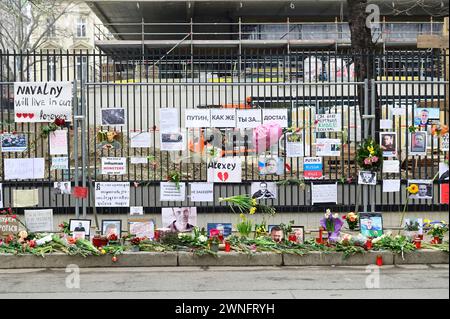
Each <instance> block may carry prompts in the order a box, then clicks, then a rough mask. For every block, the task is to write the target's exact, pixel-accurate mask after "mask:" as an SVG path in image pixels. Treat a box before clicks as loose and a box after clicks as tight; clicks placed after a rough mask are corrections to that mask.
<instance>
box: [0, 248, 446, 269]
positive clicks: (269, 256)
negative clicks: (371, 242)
mask: <svg viewBox="0 0 450 319" xmlns="http://www.w3.org/2000/svg"><path fill="white" fill-rule="evenodd" d="M379 255H380V256H382V258H383V265H396V264H397V265H402V264H449V254H448V253H446V252H442V251H436V250H428V249H423V250H418V251H415V252H412V253H407V254H405V256H404V257H405V259H402V256H401V255H398V254H393V253H392V252H389V251H369V252H366V253H365V254H356V255H353V256H350V257H348V258H346V259H345V258H344V254H343V253H341V252H332V253H323V252H311V253H308V254H306V255H303V256H299V255H288V254H276V253H268V252H266V253H256V254H254V255H246V254H241V253H237V252H230V253H225V252H219V253H218V257H215V256H210V255H206V256H196V255H194V254H192V253H190V252H166V253H160V252H125V253H124V254H122V255H119V256H117V258H118V260H117V262H113V261H112V259H111V257H112V256H111V255H105V256H90V257H87V258H83V257H81V256H68V255H65V254H62V253H54V254H49V255H47V256H45V257H44V258H42V257H38V256H34V255H28V254H27V255H9V254H0V269H19V268H66V267H67V266H68V265H77V266H78V267H80V268H96V267H177V266H181V267H183V266H193V267H208V266H211V267H214V266H235V267H245V266H276V267H278V266H332V265H335V266H364V265H373V264H375V263H376V258H377V256H379Z"/></svg>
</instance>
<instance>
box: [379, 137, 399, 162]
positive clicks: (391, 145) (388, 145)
mask: <svg viewBox="0 0 450 319" xmlns="http://www.w3.org/2000/svg"><path fill="white" fill-rule="evenodd" d="M380 141H381V144H380V145H381V149H382V150H383V157H391V156H396V155H397V133H394V132H381V133H380Z"/></svg>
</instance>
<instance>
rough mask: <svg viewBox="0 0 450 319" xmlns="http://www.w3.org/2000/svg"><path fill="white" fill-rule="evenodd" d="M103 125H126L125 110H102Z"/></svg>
mask: <svg viewBox="0 0 450 319" xmlns="http://www.w3.org/2000/svg"><path fill="white" fill-rule="evenodd" d="M101 111H102V125H105V126H106V125H125V109H120V108H116V109H102V110H101Z"/></svg>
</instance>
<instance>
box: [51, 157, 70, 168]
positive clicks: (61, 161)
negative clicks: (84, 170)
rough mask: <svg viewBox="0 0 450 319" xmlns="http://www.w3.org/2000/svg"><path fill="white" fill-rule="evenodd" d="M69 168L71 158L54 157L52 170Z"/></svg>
mask: <svg viewBox="0 0 450 319" xmlns="http://www.w3.org/2000/svg"><path fill="white" fill-rule="evenodd" d="M58 169H69V158H68V157H66V156H64V157H52V166H51V167H50V170H52V171H54V170H58Z"/></svg>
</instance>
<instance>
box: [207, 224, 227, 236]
mask: <svg viewBox="0 0 450 319" xmlns="http://www.w3.org/2000/svg"><path fill="white" fill-rule="evenodd" d="M212 229H217V230H218V231H219V233H221V234H222V235H223V236H224V237H228V236H231V234H232V232H233V225H232V224H231V223H208V225H207V233H208V234H210V233H211V230H212Z"/></svg>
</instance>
